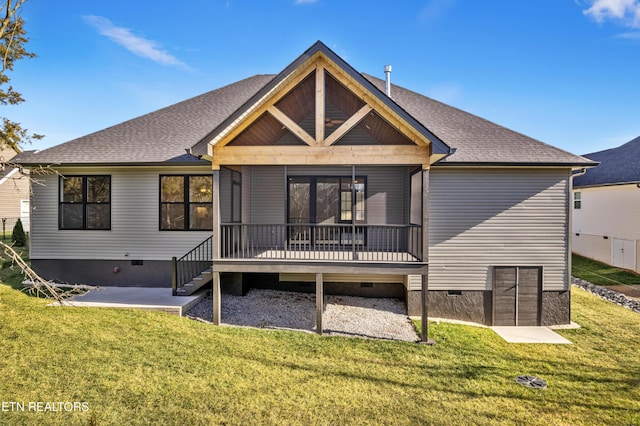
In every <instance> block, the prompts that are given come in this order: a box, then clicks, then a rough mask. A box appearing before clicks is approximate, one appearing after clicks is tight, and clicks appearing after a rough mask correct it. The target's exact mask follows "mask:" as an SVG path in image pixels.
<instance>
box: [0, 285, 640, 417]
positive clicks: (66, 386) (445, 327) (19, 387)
mask: <svg viewBox="0 0 640 426" xmlns="http://www.w3.org/2000/svg"><path fill="white" fill-rule="evenodd" d="M46 303H47V302H46V301H45V300H43V299H37V298H33V297H29V296H27V295H25V294H23V293H22V292H20V291H17V290H15V289H13V288H11V287H9V286H6V285H0V354H1V356H0V377H1V379H0V383H1V386H0V403H1V402H24V403H25V407H26V409H28V403H29V402H86V403H87V405H88V409H89V410H88V411H87V412H20V411H0V424H3V425H5V424H9V425H12V424H16V425H19V424H20V425H21V424H45V425H46V424H60V425H68V424H104V425H111V424H177V425H178V424H180V425H181V424H188V425H200V424H203V425H204V424H288V425H290V424H304V425H308V424H327V425H329V424H330V425H336V424H376V425H378V424H394V425H397V424H420V423H423V424H435V425H440V424H441V425H450V424H465V425H466V424H480V425H482V424H495V423H506V424H529V423H536V424H549V425H558V424H567V425H576V424H589V425H593V424H612V425H613V424H615V425H620V424H640V363H639V362H638V353H640V333H639V330H640V315H638V314H635V313H633V312H631V311H629V310H627V309H624V308H622V307H619V306H616V305H614V304H611V303H608V302H605V301H602V300H600V299H598V298H596V297H594V296H592V295H590V294H588V293H586V292H584V291H582V290H580V289H574V290H573V319H574V320H575V321H576V322H578V323H579V324H581V325H582V328H581V329H578V330H566V331H561V332H560V333H561V334H562V335H564V336H565V337H567V338H568V339H570V340H571V341H573V342H574V343H575V344H573V345H518V344H507V343H505V342H504V341H502V340H501V339H500V338H499V337H498V336H497V335H496V334H494V333H493V332H492V331H491V330H489V329H484V328H477V327H469V326H462V325H453V324H444V323H441V324H432V325H431V328H430V333H431V337H433V338H434V339H435V340H436V342H437V344H436V345H435V346H433V347H430V346H421V345H418V344H413V343H405V342H391V341H374V340H362V339H351V338H343V337H320V336H316V335H314V334H306V333H300V332H288V331H273V330H255V329H244V328H231V327H215V326H212V325H208V324H204V323H200V322H196V321H192V320H188V319H185V318H180V317H176V316H170V315H167V314H161V313H153V312H145V311H126V310H117V309H87V308H53V307H47V306H45V305H46ZM522 374H528V375H536V376H539V377H541V378H543V379H544V380H546V381H547V382H548V388H547V389H544V390H534V389H528V388H525V387H522V386H520V385H518V384H517V383H516V382H515V381H514V378H515V377H516V376H518V375H522Z"/></svg>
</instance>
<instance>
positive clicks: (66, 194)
mask: <svg viewBox="0 0 640 426" xmlns="http://www.w3.org/2000/svg"><path fill="white" fill-rule="evenodd" d="M58 220H59V223H58V227H59V228H60V229H96V230H109V229H111V176H64V177H60V198H59V215H58Z"/></svg>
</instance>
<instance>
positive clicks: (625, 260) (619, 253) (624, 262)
mask: <svg viewBox="0 0 640 426" xmlns="http://www.w3.org/2000/svg"><path fill="white" fill-rule="evenodd" d="M612 244H613V253H612V257H613V262H612V263H613V266H615V267H617V268H623V269H630V270H632V271H635V269H636V243H635V241H631V240H623V239H620V238H614V239H613V242H612Z"/></svg>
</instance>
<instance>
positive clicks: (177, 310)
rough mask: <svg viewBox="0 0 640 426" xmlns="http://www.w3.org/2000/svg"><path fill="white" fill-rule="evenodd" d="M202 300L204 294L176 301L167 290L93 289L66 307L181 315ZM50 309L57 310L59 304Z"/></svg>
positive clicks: (140, 288) (73, 299) (66, 302)
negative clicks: (151, 311)
mask: <svg viewBox="0 0 640 426" xmlns="http://www.w3.org/2000/svg"><path fill="white" fill-rule="evenodd" d="M203 297H204V293H198V294H194V295H192V296H180V297H176V296H173V295H172V290H171V289H170V288H149V287H95V288H94V289H92V290H91V291H89V292H87V293H85V294H82V295H78V296H74V297H73V298H71V299H69V300H67V301H65V302H64V305H65V306H76V307H92V308H125V309H146V310H154V311H163V312H167V313H170V314H174V315H183V314H184V313H185V312H187V311H188V310H189V309H191V307H193V306H194V305H195V304H197V303H198V302H199V301H200V299H202V298H203ZM53 305H56V306H59V305H60V304H59V303H57V302H56V303H54V304H53Z"/></svg>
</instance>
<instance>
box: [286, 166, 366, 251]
mask: <svg viewBox="0 0 640 426" xmlns="http://www.w3.org/2000/svg"><path fill="white" fill-rule="evenodd" d="M288 181H289V185H288V218H287V219H288V223H289V224H290V232H289V236H290V240H291V241H295V242H296V243H300V244H314V245H316V244H325V245H334V244H335V245H340V244H351V235H352V231H353V229H352V228H353V227H352V226H349V225H350V224H358V223H360V224H364V223H365V222H366V210H365V200H366V178H365V177H362V176H359V177H357V178H356V180H355V182H352V178H351V177H350V176H349V177H345V176H291V177H289V179H288ZM354 217H355V222H354V220H353V218H354ZM319 225H321V226H319ZM322 225H324V226H322Z"/></svg>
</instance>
